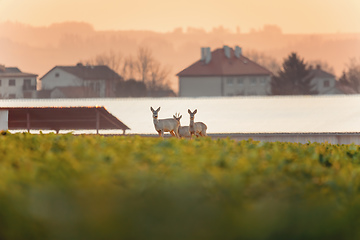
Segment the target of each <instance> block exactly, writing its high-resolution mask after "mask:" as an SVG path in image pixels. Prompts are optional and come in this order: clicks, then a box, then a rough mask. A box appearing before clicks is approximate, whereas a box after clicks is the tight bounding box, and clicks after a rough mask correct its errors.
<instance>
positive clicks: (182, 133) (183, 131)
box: [173, 113, 191, 138]
mask: <svg viewBox="0 0 360 240" xmlns="http://www.w3.org/2000/svg"><path fill="white" fill-rule="evenodd" d="M173 117H174V119H175V120H176V121H178V122H179V137H180V138H183V137H184V138H190V137H191V135H190V131H189V126H181V124H180V119H181V117H182V115H180V113H178V114H175V115H173Z"/></svg>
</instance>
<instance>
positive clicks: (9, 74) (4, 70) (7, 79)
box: [0, 65, 38, 98]
mask: <svg viewBox="0 0 360 240" xmlns="http://www.w3.org/2000/svg"><path fill="white" fill-rule="evenodd" d="M37 76H38V75H36V74H32V73H24V72H21V71H20V70H19V69H18V68H17V67H5V66H4V65H0V98H34V97H35V93H36V78H37Z"/></svg>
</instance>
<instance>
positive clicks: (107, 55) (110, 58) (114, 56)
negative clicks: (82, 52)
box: [85, 50, 122, 73]
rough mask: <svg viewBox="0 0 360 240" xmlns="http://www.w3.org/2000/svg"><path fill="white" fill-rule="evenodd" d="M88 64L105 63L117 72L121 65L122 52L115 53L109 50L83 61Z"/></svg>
mask: <svg viewBox="0 0 360 240" xmlns="http://www.w3.org/2000/svg"><path fill="white" fill-rule="evenodd" d="M85 64H86V65H87V64H89V65H106V66H108V67H109V68H111V69H112V70H114V71H115V72H117V73H119V71H120V69H121V65H122V53H121V52H118V53H115V52H114V51H112V50H110V51H109V52H104V53H101V54H98V55H96V56H95V58H93V59H90V60H87V61H85Z"/></svg>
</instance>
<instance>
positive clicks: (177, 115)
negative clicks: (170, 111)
mask: <svg viewBox="0 0 360 240" xmlns="http://www.w3.org/2000/svg"><path fill="white" fill-rule="evenodd" d="M173 117H174V119H175V120H176V121H178V122H180V119H181V117H182V115H180V113H175V115H173Z"/></svg>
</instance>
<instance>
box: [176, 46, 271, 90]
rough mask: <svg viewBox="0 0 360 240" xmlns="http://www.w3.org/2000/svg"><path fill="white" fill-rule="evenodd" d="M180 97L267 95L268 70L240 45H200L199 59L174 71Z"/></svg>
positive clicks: (269, 85) (268, 87)
mask: <svg viewBox="0 0 360 240" xmlns="http://www.w3.org/2000/svg"><path fill="white" fill-rule="evenodd" d="M177 76H178V77H179V96H180V97H199V96H249V95H268V94H269V93H270V90H271V89H270V87H271V76H272V73H271V72H270V71H269V70H267V69H266V68H264V67H262V66H260V65H259V64H257V63H255V62H253V61H251V60H250V59H248V58H246V57H245V56H243V55H242V50H241V48H240V47H238V46H236V47H235V49H232V48H230V47H228V46H224V47H223V48H220V49H216V50H214V51H213V52H211V51H210V48H201V59H200V60H199V61H197V62H195V63H194V64H192V65H190V66H189V67H187V68H185V69H184V70H182V71H181V72H179V73H178V74H177Z"/></svg>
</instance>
